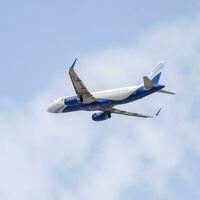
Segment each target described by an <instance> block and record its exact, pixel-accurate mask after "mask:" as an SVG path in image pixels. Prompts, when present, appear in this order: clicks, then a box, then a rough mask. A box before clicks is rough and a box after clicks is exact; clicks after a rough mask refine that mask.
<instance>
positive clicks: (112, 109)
mask: <svg viewBox="0 0 200 200" xmlns="http://www.w3.org/2000/svg"><path fill="white" fill-rule="evenodd" d="M108 111H109V112H110V113H115V114H120V115H128V116H133V117H141V118H151V117H154V116H150V115H143V114H139V113H133V112H127V111H124V110H119V109H116V108H111V109H110V110H108ZM160 111H161V109H159V111H158V112H157V113H156V115H155V116H157V115H158V114H159V113H160Z"/></svg>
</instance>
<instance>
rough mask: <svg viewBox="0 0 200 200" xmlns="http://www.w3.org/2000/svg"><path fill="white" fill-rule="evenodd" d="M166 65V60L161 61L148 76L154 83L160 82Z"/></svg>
mask: <svg viewBox="0 0 200 200" xmlns="http://www.w3.org/2000/svg"><path fill="white" fill-rule="evenodd" d="M164 65H165V63H164V62H160V63H159V64H158V66H157V67H156V68H155V69H154V70H153V71H152V72H151V73H150V74H149V76H148V78H149V79H150V80H151V82H152V83H153V84H158V82H159V80H160V76H161V74H162V70H163V68H164Z"/></svg>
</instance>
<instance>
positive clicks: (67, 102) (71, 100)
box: [64, 96, 80, 106]
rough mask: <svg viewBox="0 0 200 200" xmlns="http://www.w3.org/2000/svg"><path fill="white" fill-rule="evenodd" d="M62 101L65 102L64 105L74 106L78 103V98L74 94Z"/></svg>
mask: <svg viewBox="0 0 200 200" xmlns="http://www.w3.org/2000/svg"><path fill="white" fill-rule="evenodd" d="M64 102H65V105H67V106H74V105H77V104H79V103H80V99H79V98H78V97H76V96H74V97H67V98H66V99H65V101H64Z"/></svg>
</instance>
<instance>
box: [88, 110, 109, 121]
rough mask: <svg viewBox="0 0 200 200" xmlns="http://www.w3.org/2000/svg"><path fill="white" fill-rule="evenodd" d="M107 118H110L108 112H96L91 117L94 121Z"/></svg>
mask: <svg viewBox="0 0 200 200" xmlns="http://www.w3.org/2000/svg"><path fill="white" fill-rule="evenodd" d="M109 118H111V114H110V112H98V113H94V114H93V115H92V119H93V120H94V121H103V120H106V119H109Z"/></svg>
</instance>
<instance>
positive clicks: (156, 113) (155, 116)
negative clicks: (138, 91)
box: [155, 108, 162, 117]
mask: <svg viewBox="0 0 200 200" xmlns="http://www.w3.org/2000/svg"><path fill="white" fill-rule="evenodd" d="M161 110H162V108H160V109H159V110H158V112H157V113H156V114H155V117H157V116H158V115H159V114H160V111H161Z"/></svg>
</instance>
